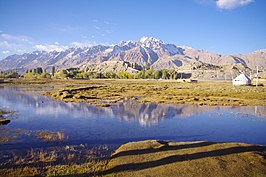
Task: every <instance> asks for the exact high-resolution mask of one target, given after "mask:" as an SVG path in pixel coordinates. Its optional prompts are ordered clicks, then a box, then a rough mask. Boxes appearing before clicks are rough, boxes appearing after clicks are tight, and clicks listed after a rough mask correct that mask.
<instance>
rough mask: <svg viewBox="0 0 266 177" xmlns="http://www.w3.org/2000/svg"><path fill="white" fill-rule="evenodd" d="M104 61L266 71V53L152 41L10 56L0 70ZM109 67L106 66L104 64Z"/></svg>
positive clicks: (0, 63) (0, 65)
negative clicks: (220, 50)
mask: <svg viewBox="0 0 266 177" xmlns="http://www.w3.org/2000/svg"><path fill="white" fill-rule="evenodd" d="M107 61H126V62H129V63H136V64H138V65H140V66H146V65H150V66H151V67H152V68H154V69H177V68H178V67H180V66H182V65H184V64H185V63H188V62H195V61H201V62H204V63H210V64H214V65H228V64H229V65H232V64H238V63H241V64H243V65H244V66H248V67H250V68H255V67H256V66H260V67H264V68H266V49H264V50H258V51H255V52H252V53H249V54H238V55H219V54H215V53H212V52H208V51H205V50H196V49H193V48H191V47H187V46H176V45H174V44H168V43H165V42H163V41H162V40H160V39H156V38H153V37H142V38H141V39H140V40H139V41H122V42H120V43H119V44H116V45H110V46H104V45H97V46H92V47H84V48H69V49H67V50H65V51H61V52H57V51H52V52H45V51H34V52H32V53H25V54H22V55H16V54H15V55H10V56H8V57H6V58H4V59H3V60H0V70H1V71H4V70H14V69H17V70H21V71H23V70H26V69H32V68H36V67H43V68H46V69H50V68H51V67H52V66H55V67H57V68H70V67H80V68H84V67H86V66H89V65H92V64H94V65H95V64H100V63H103V62H107ZM107 63H108V62H107Z"/></svg>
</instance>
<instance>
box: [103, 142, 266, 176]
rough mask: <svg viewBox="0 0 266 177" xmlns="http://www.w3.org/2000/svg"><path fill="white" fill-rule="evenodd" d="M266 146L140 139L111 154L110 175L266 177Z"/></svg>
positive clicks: (108, 167) (106, 173)
mask: <svg viewBox="0 0 266 177" xmlns="http://www.w3.org/2000/svg"><path fill="white" fill-rule="evenodd" d="M265 157H266V146H259V145H250V144H242V143H211V142H167V141H156V140H149V141H141V142H131V143H127V144H124V145H122V146H121V147H120V148H119V149H117V150H116V152H115V153H114V154H113V155H112V157H111V160H110V162H109V163H108V165H107V168H106V171H105V172H104V174H103V175H107V176H114V175H115V176H216V177H217V176H266V159H265Z"/></svg>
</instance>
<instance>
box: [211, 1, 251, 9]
mask: <svg viewBox="0 0 266 177" xmlns="http://www.w3.org/2000/svg"><path fill="white" fill-rule="evenodd" d="M253 1H254V0H217V1H216V6H217V7H218V8H221V9H234V8H237V7H241V6H245V5H248V4H250V3H252V2H253Z"/></svg>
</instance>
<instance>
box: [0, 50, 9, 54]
mask: <svg viewBox="0 0 266 177" xmlns="http://www.w3.org/2000/svg"><path fill="white" fill-rule="evenodd" d="M9 52H10V51H9V50H4V51H3V52H2V53H3V54H9Z"/></svg>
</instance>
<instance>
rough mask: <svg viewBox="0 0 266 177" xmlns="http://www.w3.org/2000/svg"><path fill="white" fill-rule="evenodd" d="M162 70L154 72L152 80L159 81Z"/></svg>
mask: <svg viewBox="0 0 266 177" xmlns="http://www.w3.org/2000/svg"><path fill="white" fill-rule="evenodd" d="M162 75H163V73H162V70H157V71H155V72H154V79H161V78H162Z"/></svg>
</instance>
